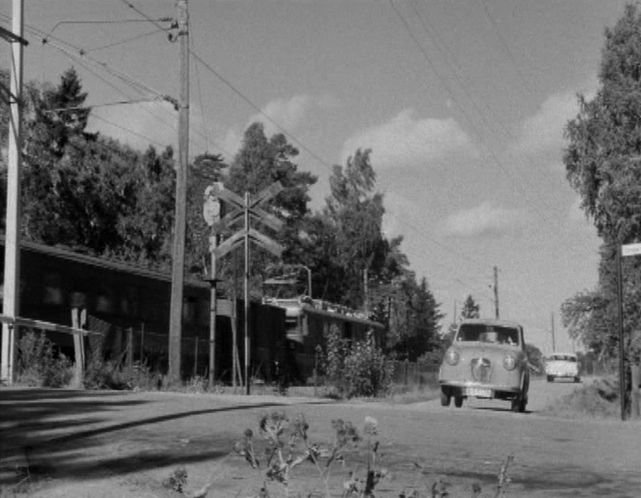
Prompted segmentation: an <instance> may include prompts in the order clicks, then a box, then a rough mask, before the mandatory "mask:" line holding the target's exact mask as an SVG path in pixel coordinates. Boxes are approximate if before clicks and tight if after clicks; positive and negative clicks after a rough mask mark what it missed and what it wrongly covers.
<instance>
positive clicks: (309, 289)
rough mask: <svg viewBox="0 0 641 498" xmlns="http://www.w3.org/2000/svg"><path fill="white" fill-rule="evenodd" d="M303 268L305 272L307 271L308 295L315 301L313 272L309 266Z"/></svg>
mask: <svg viewBox="0 0 641 498" xmlns="http://www.w3.org/2000/svg"><path fill="white" fill-rule="evenodd" d="M303 268H305V271H307V295H308V296H309V298H310V299H313V298H314V296H312V270H311V269H310V268H309V266H305V265H303Z"/></svg>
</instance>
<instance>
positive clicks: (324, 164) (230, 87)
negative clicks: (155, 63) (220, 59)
mask: <svg viewBox="0 0 641 498" xmlns="http://www.w3.org/2000/svg"><path fill="white" fill-rule="evenodd" d="M191 55H192V56H193V57H194V59H196V60H197V61H198V62H200V63H201V64H202V65H203V67H204V68H205V69H207V70H208V71H209V72H211V73H212V74H213V75H214V76H216V78H218V80H219V81H221V82H222V83H223V84H224V85H225V86H226V87H227V88H229V89H230V90H231V91H232V92H234V93H235V94H236V95H237V96H238V97H240V98H241V99H242V100H243V101H244V102H246V103H247V104H248V105H249V106H250V107H252V109H254V110H256V111H257V112H258V113H260V115H261V116H263V117H264V118H265V119H266V120H267V121H269V122H270V123H271V124H272V125H274V126H275V127H276V128H278V129H279V130H280V131H281V132H282V133H284V134H285V135H287V136H288V137H289V138H290V139H291V140H292V141H294V142H296V144H297V145H298V146H299V147H300V148H301V149H303V150H304V151H305V152H307V153H308V154H309V155H310V156H311V157H313V158H314V159H316V161H318V162H319V163H320V164H322V165H323V166H325V167H326V168H327V169H328V170H329V171H332V167H331V166H330V164H329V163H328V162H326V161H325V160H324V159H322V158H321V157H320V156H319V155H318V154H316V153H315V152H314V151H312V150H311V149H310V148H309V147H307V146H306V145H305V144H304V143H303V142H302V141H301V140H299V139H298V138H297V137H296V136H295V135H294V134H292V133H291V132H290V131H288V130H287V129H286V128H285V127H283V126H282V125H281V124H279V123H278V122H276V121H275V120H274V119H273V118H271V117H270V116H269V115H268V114H266V113H265V111H263V110H262V109H261V108H260V106H258V105H257V104H255V103H254V102H253V101H252V100H251V99H250V98H249V97H247V96H246V95H245V94H244V93H243V92H241V91H240V90H239V89H238V88H236V86H234V84H233V83H231V82H230V81H229V80H228V79H227V78H225V77H224V76H223V75H222V74H220V73H219V72H218V71H216V70H215V69H214V68H213V67H212V66H211V65H210V64H208V63H207V62H205V61H204V60H203V59H202V58H201V57H200V56H199V55H198V54H196V53H194V52H191Z"/></svg>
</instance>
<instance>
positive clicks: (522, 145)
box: [513, 80, 596, 155]
mask: <svg viewBox="0 0 641 498" xmlns="http://www.w3.org/2000/svg"><path fill="white" fill-rule="evenodd" d="M595 87H596V80H595V81H591V82H588V84H587V85H585V87H584V88H583V89H579V90H573V91H568V92H560V93H555V94H553V95H550V96H549V97H548V98H547V99H546V100H545V101H544V102H543V103H542V104H541V106H540V107H539V109H538V110H537V112H536V113H535V114H534V115H532V116H530V117H529V118H527V119H525V120H524V121H523V123H522V124H521V127H520V129H519V131H518V134H517V137H516V143H515V144H514V146H513V151H514V152H516V153H524V154H529V155H534V154H540V153H549V152H553V153H557V154H558V153H560V151H561V150H562V149H563V147H564V146H565V139H564V138H563V131H564V129H565V126H566V124H567V122H568V121H569V120H571V119H573V118H574V117H575V116H576V115H577V113H578V112H579V104H578V100H577V93H582V94H583V95H586V97H587V98H592V97H593V96H594V92H595V90H594V89H595Z"/></svg>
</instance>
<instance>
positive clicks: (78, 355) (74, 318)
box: [71, 306, 85, 388]
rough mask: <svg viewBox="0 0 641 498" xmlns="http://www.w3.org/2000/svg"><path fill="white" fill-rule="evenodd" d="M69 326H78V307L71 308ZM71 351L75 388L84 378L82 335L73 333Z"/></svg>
mask: <svg viewBox="0 0 641 498" xmlns="http://www.w3.org/2000/svg"><path fill="white" fill-rule="evenodd" d="M71 326H72V327H73V328H74V329H78V328H80V309H79V308H78V307H76V306H74V307H73V308H71ZM73 353H74V360H75V365H74V379H73V385H74V387H76V388H80V387H82V379H83V378H84V367H85V358H84V356H85V355H84V348H83V341H82V336H81V335H79V334H74V335H73Z"/></svg>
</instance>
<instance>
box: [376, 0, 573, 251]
mask: <svg viewBox="0 0 641 498" xmlns="http://www.w3.org/2000/svg"><path fill="white" fill-rule="evenodd" d="M389 3H390V6H391V7H392V9H393V10H394V12H395V14H396V15H397V17H398V18H399V19H400V20H401V22H402V24H403V26H404V29H405V31H406V32H407V33H408V34H409V35H410V37H411V39H412V40H413V41H414V43H415V45H416V46H417V48H418V49H419V51H420V53H421V54H422V56H423V58H424V59H425V60H426V62H427V63H428V64H429V66H430V68H431V69H432V70H433V71H434V74H435V75H436V77H437V78H438V80H439V82H440V83H441V86H442V87H443V88H444V89H445V91H446V92H447V93H448V95H449V96H450V98H451V99H452V101H453V102H454V104H455V105H456V106H457V108H458V109H459V111H460V112H461V113H462V114H463V115H464V116H465V117H466V119H467V121H468V124H469V125H470V126H471V127H472V128H473V129H474V131H475V133H476V135H477V136H478V137H481V136H482V135H481V133H480V131H479V130H478V128H477V127H476V125H475V124H474V122H473V121H472V120H471V119H470V117H469V115H468V114H467V112H466V111H465V109H464V108H463V106H462V105H461V103H460V102H459V101H458V99H457V98H456V96H455V95H454V93H453V91H452V89H451V88H450V87H449V85H448V84H447V83H446V82H445V80H444V78H443V77H442V75H441V74H440V73H439V71H438V69H437V67H436V65H435V64H434V62H433V61H432V60H431V58H430V57H429V55H428V54H427V52H426V50H425V49H424V48H423V46H422V44H421V43H420V41H419V40H418V38H417V37H416V36H415V34H414V32H413V31H412V29H411V27H410V26H409V23H408V22H407V20H406V19H405V18H404V16H403V15H402V13H401V12H400V11H399V10H398V9H397V7H396V5H395V4H394V2H393V0H389ZM412 7H413V5H412ZM415 13H416V14H417V15H418V12H417V11H416V10H415ZM423 27H424V30H425V31H426V33H428V36H429V32H428V30H427V27H426V26H425V24H423ZM445 59H446V61H447V58H445ZM450 67H451V66H450ZM452 69H453V68H452ZM454 75H455V77H456V79H457V81H458V82H459V85H460V86H461V88H462V89H463V91H464V92H465V93H466V95H467V96H468V99H469V100H470V101H471V102H472V103H473V105H474V106H475V109H476V110H477V112H478V113H479V115H480V116H481V117H482V119H484V120H485V119H486V118H485V116H484V115H483V113H482V112H481V110H480V109H479V108H478V106H476V104H475V101H474V99H473V98H472V97H471V96H470V95H469V93H468V92H467V89H466V88H465V85H463V83H462V81H461V79H460V77H459V76H458V74H456V72H454ZM486 122H487V121H486ZM485 148H486V150H487V152H488V153H489V155H490V157H491V158H492V159H493V161H494V163H495V164H496V165H497V166H498V167H499V168H500V169H501V170H502V171H503V172H504V173H505V174H506V175H507V176H508V177H509V178H510V180H511V183H512V185H513V186H514V187H515V188H516V189H518V190H519V191H520V192H521V193H522V194H523V195H524V197H525V198H529V193H528V191H527V190H526V189H525V188H524V187H523V185H521V184H520V183H518V182H517V181H516V178H514V176H513V175H512V174H511V173H510V172H509V170H508V169H507V168H506V167H504V166H503V164H502V163H501V161H500V159H499V158H498V156H497V155H496V153H495V152H494V150H493V149H492V148H491V147H489V146H485ZM528 183H529V182H528ZM527 202H528V204H530V206H531V208H532V209H533V211H534V212H536V213H537V215H538V216H539V217H540V218H541V219H542V220H543V221H544V222H545V224H546V226H550V225H551V223H550V221H549V218H548V217H547V216H546V215H545V214H544V213H543V212H542V211H541V210H540V208H539V207H538V205H537V204H536V203H532V202H531V201H527ZM563 247H564V248H567V246H566V245H565V244H563Z"/></svg>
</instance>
